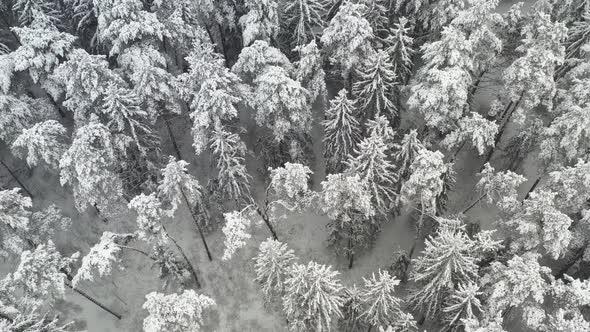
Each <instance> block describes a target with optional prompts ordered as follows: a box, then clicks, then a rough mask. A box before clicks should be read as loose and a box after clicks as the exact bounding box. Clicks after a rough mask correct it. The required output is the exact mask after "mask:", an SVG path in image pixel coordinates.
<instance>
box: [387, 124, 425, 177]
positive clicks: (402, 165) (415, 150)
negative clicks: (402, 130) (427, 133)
mask: <svg viewBox="0 0 590 332" xmlns="http://www.w3.org/2000/svg"><path fill="white" fill-rule="evenodd" d="M423 149H425V147H424V145H423V144H422V142H420V139H418V131H417V130H416V129H412V130H410V132H409V133H407V134H405V135H404V138H403V139H402V141H401V142H400V144H399V148H398V149H397V150H396V151H395V153H394V158H395V160H396V161H397V162H398V165H399V166H398V167H399V174H400V175H401V178H402V179H404V180H405V179H406V178H407V176H409V175H408V171H409V169H410V166H411V165H412V163H413V162H414V160H415V159H416V157H417V156H418V155H419V154H420V151H422V150H423Z"/></svg>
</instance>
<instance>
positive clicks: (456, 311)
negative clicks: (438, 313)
mask: <svg viewBox="0 0 590 332" xmlns="http://www.w3.org/2000/svg"><path fill="white" fill-rule="evenodd" d="M482 295H483V292H481V291H480V290H479V286H478V285H477V284H475V283H467V284H459V286H458V287H457V289H455V290H454V292H453V293H452V294H451V295H450V296H449V299H448V300H446V301H445V304H444V306H443V308H442V312H443V317H444V318H443V320H444V322H445V327H446V328H447V329H448V330H449V331H461V328H463V327H464V325H465V323H464V321H465V320H471V319H476V318H477V315H478V314H479V313H480V312H481V310H482V303H481V300H480V298H481V297H482Z"/></svg>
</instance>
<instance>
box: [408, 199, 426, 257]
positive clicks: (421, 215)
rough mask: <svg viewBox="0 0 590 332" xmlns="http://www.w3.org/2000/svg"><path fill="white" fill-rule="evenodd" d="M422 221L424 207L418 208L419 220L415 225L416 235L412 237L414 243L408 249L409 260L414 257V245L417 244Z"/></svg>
mask: <svg viewBox="0 0 590 332" xmlns="http://www.w3.org/2000/svg"><path fill="white" fill-rule="evenodd" d="M423 219H424V206H421V207H420V219H418V224H416V235H415V236H414V243H413V244H412V248H411V249H410V253H409V254H408V256H409V258H410V260H411V259H412V256H413V255H414V250H416V245H417V244H418V240H419V239H420V231H421V229H422V220H423Z"/></svg>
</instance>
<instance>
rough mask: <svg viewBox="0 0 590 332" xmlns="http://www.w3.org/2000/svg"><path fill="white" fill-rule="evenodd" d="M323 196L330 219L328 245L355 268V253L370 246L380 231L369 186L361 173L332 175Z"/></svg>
mask: <svg viewBox="0 0 590 332" xmlns="http://www.w3.org/2000/svg"><path fill="white" fill-rule="evenodd" d="M320 195H321V196H320V201H321V209H322V211H323V212H324V213H326V214H327V215H328V217H329V218H330V219H331V221H330V223H329V224H328V231H329V234H330V235H329V242H330V244H331V245H332V246H334V247H335V249H336V253H343V254H344V255H345V256H347V257H348V259H349V264H348V268H352V264H353V259H354V254H355V252H356V251H358V250H359V249H360V248H362V247H367V246H369V244H370V241H371V240H372V238H373V236H374V233H375V231H376V229H377V225H376V224H375V221H374V220H373V218H372V217H373V216H374V215H375V211H374V209H373V206H372V202H371V198H372V197H371V194H370V192H369V191H368V189H367V184H366V183H364V182H363V181H361V179H360V177H359V175H358V174H355V175H345V174H329V175H328V177H327V179H326V181H322V191H321V194H320Z"/></svg>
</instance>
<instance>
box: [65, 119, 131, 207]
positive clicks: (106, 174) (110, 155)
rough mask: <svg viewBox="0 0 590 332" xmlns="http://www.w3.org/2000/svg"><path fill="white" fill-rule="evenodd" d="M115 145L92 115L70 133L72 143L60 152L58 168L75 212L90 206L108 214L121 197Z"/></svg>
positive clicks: (106, 131)
mask: <svg viewBox="0 0 590 332" xmlns="http://www.w3.org/2000/svg"><path fill="white" fill-rule="evenodd" d="M118 148H119V146H117V142H115V141H114V139H113V137H112V136H111V132H110V131H109V129H108V128H107V127H106V126H104V125H102V124H100V123H99V122H98V119H97V118H96V116H95V115H93V116H92V117H91V118H90V122H89V123H88V124H86V125H84V126H82V127H80V128H78V129H77V130H76V132H75V133H74V137H73V141H72V145H71V146H70V147H69V148H68V150H67V151H66V152H65V153H64V154H63V155H62V157H61V160H60V162H59V168H60V170H61V172H60V182H61V185H62V186H64V185H70V186H71V187H72V189H73V191H74V199H75V203H76V209H78V210H79V211H81V212H83V211H85V210H86V209H87V208H88V205H91V206H94V207H95V208H97V209H98V210H99V211H100V213H108V212H109V211H111V210H112V207H113V206H114V204H115V203H116V202H117V201H118V200H119V199H120V198H121V197H122V195H123V188H122V183H121V180H120V179H119V176H118V174H117V167H118V166H119V164H118V163H119V161H118V154H119V151H117V150H118ZM103 217H106V216H104V215H103Z"/></svg>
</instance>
